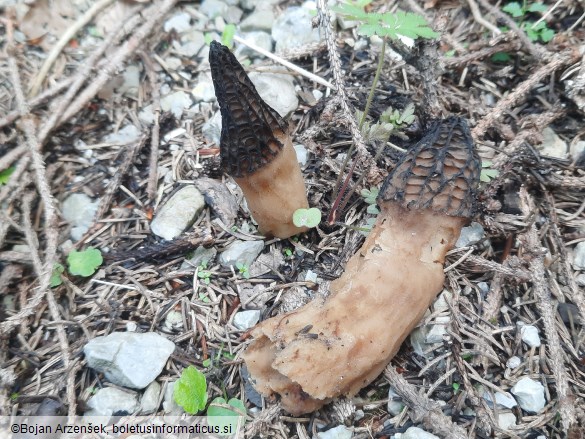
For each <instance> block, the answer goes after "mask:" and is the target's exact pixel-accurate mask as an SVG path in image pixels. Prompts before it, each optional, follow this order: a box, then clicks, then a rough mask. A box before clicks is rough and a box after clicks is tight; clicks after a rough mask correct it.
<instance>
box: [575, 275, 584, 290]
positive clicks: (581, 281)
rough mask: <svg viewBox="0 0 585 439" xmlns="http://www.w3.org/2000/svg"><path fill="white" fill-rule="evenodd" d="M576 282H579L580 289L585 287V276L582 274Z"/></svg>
mask: <svg viewBox="0 0 585 439" xmlns="http://www.w3.org/2000/svg"><path fill="white" fill-rule="evenodd" d="M575 281H576V282H577V285H579V286H580V287H585V274H580V275H579V276H577V279H575Z"/></svg>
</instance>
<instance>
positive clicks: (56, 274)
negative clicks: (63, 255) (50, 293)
mask: <svg viewBox="0 0 585 439" xmlns="http://www.w3.org/2000/svg"><path fill="white" fill-rule="evenodd" d="M64 271H65V267H63V265H61V264H59V263H57V264H55V265H54V266H53V272H52V273H51V280H50V281H49V286H50V287H51V288H55V287H58V286H59V285H61V284H62V283H63V280H62V279H61V274H62V273H63V272H64Z"/></svg>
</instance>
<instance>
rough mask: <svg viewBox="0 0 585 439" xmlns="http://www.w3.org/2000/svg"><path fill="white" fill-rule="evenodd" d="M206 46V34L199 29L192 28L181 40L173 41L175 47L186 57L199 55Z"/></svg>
mask: <svg viewBox="0 0 585 439" xmlns="http://www.w3.org/2000/svg"><path fill="white" fill-rule="evenodd" d="M204 46H205V35H204V34H203V32H201V31H200V30H197V29H190V30H189V31H188V32H187V33H185V34H184V35H183V36H182V37H181V41H173V48H174V49H175V50H176V51H177V53H178V54H179V55H181V56H184V57H186V58H193V57H194V56H195V55H198V54H199V52H200V51H201V49H202V48H203V47H204Z"/></svg>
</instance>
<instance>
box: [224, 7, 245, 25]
mask: <svg viewBox="0 0 585 439" xmlns="http://www.w3.org/2000/svg"><path fill="white" fill-rule="evenodd" d="M242 15H244V11H242V10H241V9H240V8H238V7H237V6H229V7H228V10H227V12H226V13H225V16H224V18H225V21H226V23H231V24H238V23H239V22H240V20H241V19H242Z"/></svg>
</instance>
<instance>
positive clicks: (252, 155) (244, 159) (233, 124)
mask: <svg viewBox="0 0 585 439" xmlns="http://www.w3.org/2000/svg"><path fill="white" fill-rule="evenodd" d="M209 64H210V66H211V77H212V78H213V86H214V87H215V96H216V97H217V102H218V103H219V109H220V111H221V122H222V127H221V141H220V155H221V164H222V167H223V169H224V171H225V172H227V173H228V174H229V175H231V176H232V177H245V176H246V175H249V174H252V173H254V172H255V171H256V170H258V169H259V168H261V167H263V166H265V165H267V164H268V163H270V162H271V161H272V160H273V159H274V158H275V157H276V155H277V154H278V153H279V151H280V150H281V149H282V147H283V144H282V143H281V142H280V141H279V140H278V138H277V137H275V136H278V135H284V134H285V133H286V132H287V128H288V124H287V122H286V121H285V120H284V119H283V118H282V117H280V115H279V114H278V113H277V112H276V111H275V110H274V109H272V108H271V107H270V106H268V105H267V104H266V102H264V101H263V100H262V98H261V97H260V95H259V94H258V92H257V91H256V87H254V84H252V81H250V78H248V75H246V72H245V71H244V68H243V67H242V65H241V64H240V63H239V62H238V60H237V59H236V57H235V56H234V55H233V54H232V52H231V51H230V50H229V49H228V48H227V47H226V46H224V45H222V44H220V43H218V42H217V41H212V42H211V47H210V49H209Z"/></svg>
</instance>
